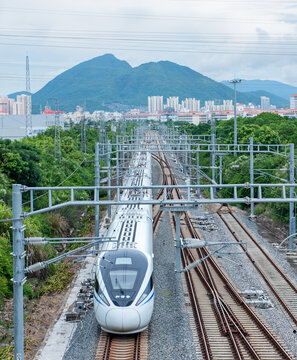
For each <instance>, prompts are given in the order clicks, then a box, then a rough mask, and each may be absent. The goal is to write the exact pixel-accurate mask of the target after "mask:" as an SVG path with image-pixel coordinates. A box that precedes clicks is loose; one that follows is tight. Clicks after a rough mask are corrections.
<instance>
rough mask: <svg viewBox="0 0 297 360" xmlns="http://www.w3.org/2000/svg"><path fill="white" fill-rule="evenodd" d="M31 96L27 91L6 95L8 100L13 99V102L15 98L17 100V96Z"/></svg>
mask: <svg viewBox="0 0 297 360" xmlns="http://www.w3.org/2000/svg"><path fill="white" fill-rule="evenodd" d="M23 94H24V95H32V93H30V92H27V91H17V92H14V93H12V94H9V95H7V96H8V97H9V98H10V99H14V100H16V98H17V96H18V95H23Z"/></svg>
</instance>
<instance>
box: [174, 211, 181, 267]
mask: <svg viewBox="0 0 297 360" xmlns="http://www.w3.org/2000/svg"><path fill="white" fill-rule="evenodd" d="M181 215H182V212H180V211H175V212H174V217H175V231H176V240H175V241H176V243H175V253H176V260H175V262H176V263H175V268H176V272H177V273H180V272H181V254H180V249H181V241H180V217H181Z"/></svg>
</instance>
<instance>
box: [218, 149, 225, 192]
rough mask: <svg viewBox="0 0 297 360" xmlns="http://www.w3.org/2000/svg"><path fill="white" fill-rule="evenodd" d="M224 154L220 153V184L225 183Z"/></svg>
mask: <svg viewBox="0 0 297 360" xmlns="http://www.w3.org/2000/svg"><path fill="white" fill-rule="evenodd" d="M223 156H224V155H223V154H220V155H219V157H220V180H219V181H220V185H222V184H223Z"/></svg>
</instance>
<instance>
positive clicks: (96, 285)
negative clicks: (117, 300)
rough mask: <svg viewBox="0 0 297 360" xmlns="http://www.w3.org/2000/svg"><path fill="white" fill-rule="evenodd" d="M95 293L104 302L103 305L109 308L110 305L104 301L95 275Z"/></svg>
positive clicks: (104, 298)
mask: <svg viewBox="0 0 297 360" xmlns="http://www.w3.org/2000/svg"><path fill="white" fill-rule="evenodd" d="M95 291H96V293H97V294H98V296H99V298H100V299H101V300H102V301H103V302H104V304H105V305H107V306H110V303H109V302H108V300H107V299H106V297H105V295H104V294H103V291H102V290H101V288H100V286H99V282H98V279H97V275H95Z"/></svg>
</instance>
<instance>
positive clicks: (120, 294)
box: [94, 152, 154, 334]
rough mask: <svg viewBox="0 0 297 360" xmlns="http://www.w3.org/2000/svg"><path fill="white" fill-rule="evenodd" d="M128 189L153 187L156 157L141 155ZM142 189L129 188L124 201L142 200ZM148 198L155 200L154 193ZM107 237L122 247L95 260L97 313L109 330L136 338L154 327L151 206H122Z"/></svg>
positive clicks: (106, 249) (114, 246) (147, 193)
mask: <svg viewBox="0 0 297 360" xmlns="http://www.w3.org/2000/svg"><path fill="white" fill-rule="evenodd" d="M132 164H133V167H132V169H130V175H129V177H128V180H127V182H126V185H127V186H132V187H133V186H150V185H151V183H152V182H151V155H150V154H149V153H146V152H141V153H137V155H136V156H135V160H134V161H133V162H132ZM140 196H141V195H140V191H139V190H137V189H134V190H126V191H124V193H123V195H122V197H121V198H122V199H123V200H124V199H130V200H135V201H137V200H139V199H140ZM142 196H143V199H145V200H148V199H151V196H152V192H151V190H150V189H148V190H145V191H143V194H142ZM107 236H109V237H113V238H115V239H117V243H113V244H111V243H110V244H108V245H107V244H106V245H104V248H102V249H101V251H100V254H99V255H98V258H97V262H96V274H95V289H94V310H95V315H96V319H97V321H98V323H99V324H100V326H101V328H102V329H103V330H105V331H107V332H110V333H115V334H133V333H137V332H141V331H143V330H144V329H145V328H146V327H147V326H148V324H149V322H150V319H151V316H152V312H153V307H154V286H153V229H152V206H151V205H141V204H137V203H135V204H133V205H120V206H118V208H117V210H116V212H115V214H114V216H113V219H112V221H111V224H110V226H109V229H108V233H107Z"/></svg>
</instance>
